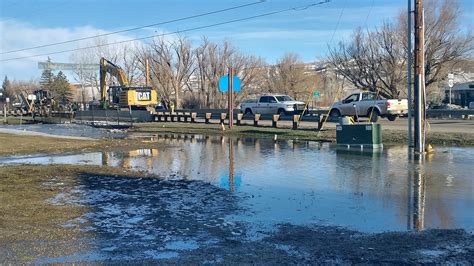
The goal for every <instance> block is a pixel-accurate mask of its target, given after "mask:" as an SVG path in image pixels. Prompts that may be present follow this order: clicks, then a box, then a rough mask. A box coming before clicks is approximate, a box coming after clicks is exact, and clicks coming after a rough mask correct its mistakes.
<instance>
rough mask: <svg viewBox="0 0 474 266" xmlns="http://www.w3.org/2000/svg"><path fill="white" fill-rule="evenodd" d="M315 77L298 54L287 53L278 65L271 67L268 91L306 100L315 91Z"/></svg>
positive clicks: (268, 77)
mask: <svg viewBox="0 0 474 266" xmlns="http://www.w3.org/2000/svg"><path fill="white" fill-rule="evenodd" d="M314 84H315V76H314V75H311V73H310V72H308V71H307V70H306V65H305V64H303V62H302V61H301V60H300V59H299V57H298V55H297V54H294V53H287V54H285V55H284V56H283V57H282V58H281V59H279V60H278V62H277V64H276V65H274V66H270V67H269V70H268V76H267V90H268V92H272V93H284V94H288V95H291V96H293V97H294V98H298V99H302V100H306V99H307V98H308V97H309V96H310V94H311V91H312V90H313V89H314V86H315V85H314Z"/></svg>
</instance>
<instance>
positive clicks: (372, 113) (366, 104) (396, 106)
mask: <svg viewBox="0 0 474 266" xmlns="http://www.w3.org/2000/svg"><path fill="white" fill-rule="evenodd" d="M406 114H408V101H407V100H406V99H403V100H396V99H394V100H383V99H377V95H376V94H375V93H373V92H367V91H363V92H357V93H353V94H351V95H349V96H348V97H347V98H345V99H344V100H342V101H340V102H336V103H334V105H333V106H332V108H331V112H330V113H329V115H330V116H333V117H339V116H357V117H369V118H370V121H371V122H376V121H377V120H378V118H379V117H386V118H387V119H388V120H390V121H394V120H395V119H396V118H397V117H398V116H405V115H406Z"/></svg>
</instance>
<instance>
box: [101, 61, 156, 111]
mask: <svg viewBox="0 0 474 266" xmlns="http://www.w3.org/2000/svg"><path fill="white" fill-rule="evenodd" d="M107 73H109V74H110V75H111V76H113V77H115V78H116V79H117V81H118V82H119V84H120V86H109V90H108V95H109V97H107V88H106V87H107V85H106V78H107ZM147 79H148V77H147ZM100 102H101V106H102V107H103V108H107V107H108V105H109V104H112V105H116V106H118V107H128V108H131V109H147V108H148V109H150V110H154V107H155V105H157V103H158V97H157V94H156V91H155V90H154V89H153V88H151V87H147V86H145V87H131V86H130V84H129V82H128V79H127V75H126V74H125V71H124V70H123V69H122V68H121V67H119V66H117V65H115V64H114V63H112V62H110V61H109V60H107V59H105V58H103V57H102V58H101V59H100Z"/></svg>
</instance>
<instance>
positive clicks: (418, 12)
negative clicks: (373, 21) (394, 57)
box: [414, 0, 425, 154]
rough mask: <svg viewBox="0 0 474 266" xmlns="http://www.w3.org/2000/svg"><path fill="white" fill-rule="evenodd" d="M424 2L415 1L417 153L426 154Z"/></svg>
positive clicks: (421, 0) (420, 0)
mask: <svg viewBox="0 0 474 266" xmlns="http://www.w3.org/2000/svg"><path fill="white" fill-rule="evenodd" d="M424 35H425V31H424V18H423V0H415V97H414V98H415V152H416V153H419V154H421V153H424V152H425V47H424Z"/></svg>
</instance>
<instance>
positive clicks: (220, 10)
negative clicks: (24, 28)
mask: <svg viewBox="0 0 474 266" xmlns="http://www.w3.org/2000/svg"><path fill="white" fill-rule="evenodd" d="M266 1H267V0H259V1H257V2H253V3H249V4H244V5H239V6H234V7H229V8H224V9H219V10H215V11H210V12H206V13H202V14H197V15H192V16H188V17H183V18H177V19H172V20H168V21H163V22H158V23H154V24H149V25H145V26H140V27H135V28H130V29H125V30H119V31H114V32H109V33H103V34H98V35H94V36H88V37H83V38H77V39H72V40H68V41H62V42H56V43H50V44H43V45H38V46H33V47H28V48H22V49H17V50H11V51H7V52H0V54H11V53H16V52H22V51H28V50H33V49H38V48H44V47H50V46H56V45H60V44H66V43H72V42H78V41H84V40H89V39H93V38H98V37H104V36H109V35H113V34H118V33H123V32H128V31H134V30H139V29H144V28H150V27H154V26H160V25H165V24H170V23H174V22H179V21H183V20H189V19H193V18H198V17H204V16H209V15H213V14H217V13H223V12H227V11H230V10H235V9H240V8H244V7H248V6H253V5H257V4H261V3H264V2H266Z"/></svg>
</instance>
